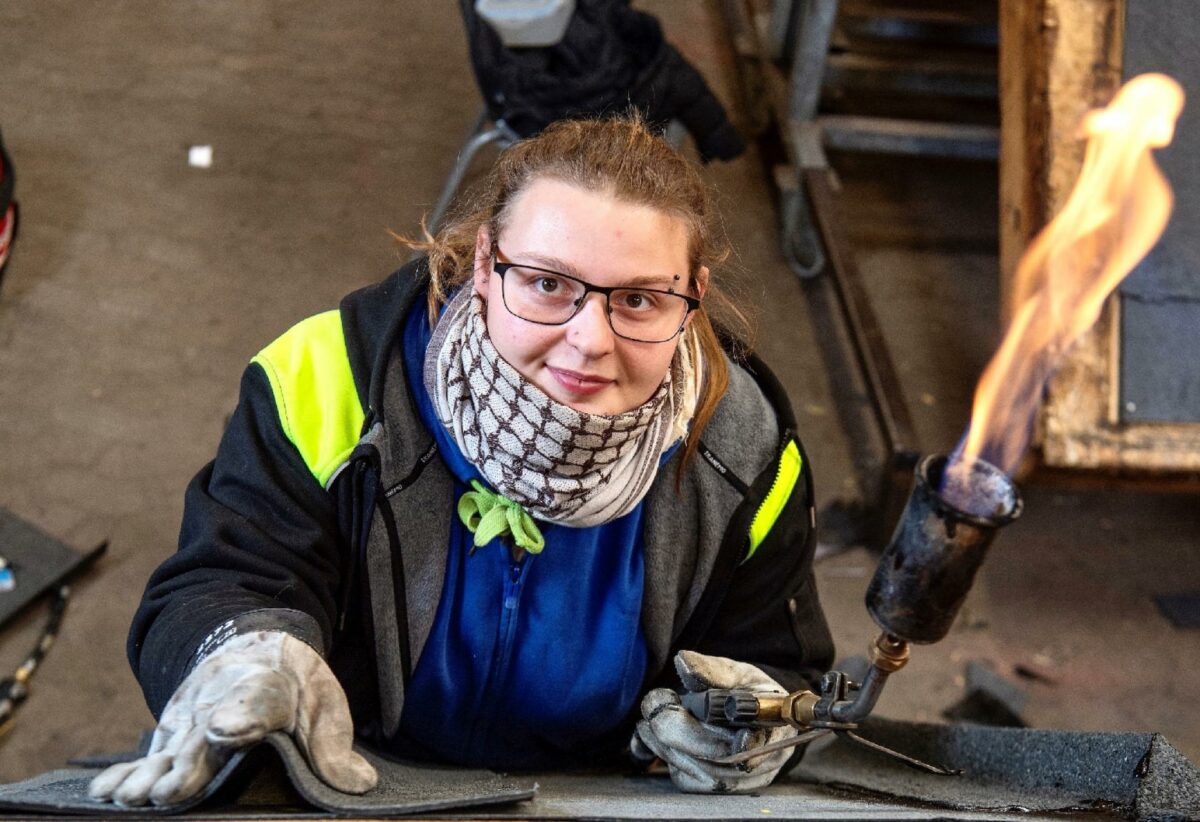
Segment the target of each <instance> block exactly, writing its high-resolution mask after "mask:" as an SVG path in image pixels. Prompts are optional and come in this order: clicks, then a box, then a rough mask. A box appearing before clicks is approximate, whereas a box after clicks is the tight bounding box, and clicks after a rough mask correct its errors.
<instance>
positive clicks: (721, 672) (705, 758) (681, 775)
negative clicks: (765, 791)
mask: <svg viewBox="0 0 1200 822" xmlns="http://www.w3.org/2000/svg"><path fill="white" fill-rule="evenodd" d="M675 670H676V671H678V672H679V678H680V679H681V680H682V681H683V685H684V687H686V688H687V689H688V690H689V691H705V690H708V689H709V688H728V689H735V688H745V689H748V690H752V691H758V692H771V693H779V694H782V693H787V691H786V690H785V689H784V688H783V687H782V686H781V685H780V684H779V683H778V682H776V681H775V680H773V679H771V677H769V676H767V675H766V674H765V673H763V672H762V671H761V670H759V669H758V668H756V667H754V666H753V665H749V664H747V663H745V662H737V661H735V660H732V659H726V658H725V657H719V656H705V655H704V654H698V653H696V652H695V651H680V652H679V653H678V654H676V655H675ZM642 717H643V718H642V720H641V721H640V722H638V724H637V730H636V731H635V732H634V735H633V740H632V741H631V742H630V748H631V751H632V753H633V755H634V756H635V757H638V758H640V759H646V760H648V759H650V758H652V757H653V756H657V757H658V758H659V759H661V760H663V761H664V762H666V763H667V767H668V769H669V770H670V773H671V781H672V782H674V783H675V787H677V788H679V789H680V790H681V791H686V792H688V793H741V792H746V791H753V790H757V789H759V788H763V787H766V786H767V785H769V784H771V781H772V780H773V779H774V778H775V777H776V775H777V774H778V773H779V769H780V768H782V767H783V766H784V763H786V762H787V761H788V758H789V757H791V755H792V749H790V748H788V749H786V750H782V751H774V752H771V753H766V754H763V755H762V756H761V757H753V758H751V759H749V760H748V761H745V762H741V763H738V764H736V765H721V764H718V763H716V762H713V761H712V760H714V759H720V758H722V757H726V756H731V755H732V754H736V753H742V752H745V751H749V750H752V749H753V748H760V747H762V746H764V745H768V744H771V743H773V742H779V741H782V740H783V739H786V738H787V737H790V736H795V735H796V734H797V733H798V731H797V730H796V729H795V728H792V727H790V726H780V727H778V728H721V727H717V726H715V725H709V724H706V723H704V722H701V721H700V720H698V719H696V718H695V717H694V716H692V715H691V714H690V713H688V711H687V709H686V708H684V707H683V705H682V703H681V702H680V700H679V695H678V694H677V693H675V692H674V691H672V690H670V689H668V688H655V689H654V690H653V691H650V693H648V694H646V696H645V697H643V698H642Z"/></svg>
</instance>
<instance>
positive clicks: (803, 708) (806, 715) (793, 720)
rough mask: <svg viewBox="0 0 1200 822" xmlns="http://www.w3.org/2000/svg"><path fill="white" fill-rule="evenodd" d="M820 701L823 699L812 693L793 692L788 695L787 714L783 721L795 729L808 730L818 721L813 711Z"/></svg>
mask: <svg viewBox="0 0 1200 822" xmlns="http://www.w3.org/2000/svg"><path fill="white" fill-rule="evenodd" d="M820 701H821V697H819V696H817V695H816V694H814V693H813V692H812V691H793V692H792V693H790V694H788V695H787V702H788V705H787V712H786V713H785V714H784V715H783V720H784V721H785V722H787V724H789V725H792V726H794V727H797V728H807V727H808V726H809V725H812V723H813V722H814V721H815V720H816V714H815V713H814V710H813V709H814V708H816V707H817V703H818V702H820Z"/></svg>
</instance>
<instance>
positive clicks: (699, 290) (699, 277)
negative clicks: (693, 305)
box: [693, 265, 708, 300]
mask: <svg viewBox="0 0 1200 822" xmlns="http://www.w3.org/2000/svg"><path fill="white" fill-rule="evenodd" d="M693 285H694V286H695V291H696V297H697V298H699V299H701V300H703V299H704V292H705V291H707V290H708V266H706V265H702V266H700V268H699V269H698V270H697V271H696V279H695V282H694V283H693Z"/></svg>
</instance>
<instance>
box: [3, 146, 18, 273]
mask: <svg viewBox="0 0 1200 822" xmlns="http://www.w3.org/2000/svg"><path fill="white" fill-rule="evenodd" d="M15 182H16V175H15V174H14V173H13V167H12V160H10V159H9V157H8V152H7V151H5V150H4V135H3V134H0V282H3V281H4V268H5V266H7V265H8V258H9V256H10V255H11V252H12V247H13V241H14V240H15V239H16V237H17V203H16V201H15V200H13V185H14V183H15Z"/></svg>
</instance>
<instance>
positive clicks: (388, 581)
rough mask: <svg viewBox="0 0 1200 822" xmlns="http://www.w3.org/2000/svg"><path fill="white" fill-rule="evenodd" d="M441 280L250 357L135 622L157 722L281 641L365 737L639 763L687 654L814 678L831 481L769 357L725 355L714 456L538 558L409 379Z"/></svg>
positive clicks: (498, 757)
mask: <svg viewBox="0 0 1200 822" xmlns="http://www.w3.org/2000/svg"><path fill="white" fill-rule="evenodd" d="M427 284H428V274H427V272H426V270H425V267H424V263H423V261H418V262H416V263H412V264H409V265H408V266H405V267H404V268H403V269H401V270H400V271H398V272H396V273H395V274H393V275H392V276H391V277H389V278H388V279H387V280H385V281H383V282H381V283H379V284H377V285H374V286H371V287H368V288H365V289H362V290H360V291H357V292H355V293H353V294H351V295H349V296H348V297H346V298H345V299H344V300H343V301H342V304H341V307H340V309H339V310H338V311H335V312H327V313H326V314H323V315H318V316H316V317H313V318H310V319H309V320H306V321H304V322H302V323H300V324H298V325H297V326H295V327H294V328H293V329H291V330H290V331H288V332H287V333H286V334H284V335H283V336H282V337H280V338H279V339H278V340H276V341H275V342H273V343H272V344H271V345H269V346H268V347H267V348H265V349H264V350H263V352H261V353H260V354H259V356H257V357H255V359H254V361H253V362H252V363H251V364H250V366H249V367H248V368H247V369H246V372H245V374H244V375H243V377H242V386H241V397H240V400H239V403H238V406H237V408H236V410H235V411H234V413H233V415H232V417H231V419H230V421H229V425H228V427H227V429H226V431H225V434H224V436H223V438H222V441H221V444H220V447H219V449H218V452H217V456H216V459H215V460H214V461H213V462H211V463H210V464H209V465H207V466H205V467H204V468H203V469H202V470H201V471H200V473H199V474H198V475H197V476H196V478H195V479H194V480H193V481H192V483H191V484H190V485H189V487H188V490H187V495H186V499H185V507H184V518H183V526H182V529H181V534H180V544H179V550H178V551H177V552H176V553H175V554H174V555H172V556H171V557H169V558H168V559H167V560H166V561H165V562H164V563H163V564H162V565H161V566H160V567H159V568H158V569H157V570H156V571H155V573H154V574H153V575H152V576H151V578H150V581H149V583H148V584H147V587H146V592H145V594H144V597H143V600H142V603H141V605H140V607H139V608H138V611H137V613H136V614H135V616H134V622H133V626H132V628H131V631H130V637H129V646H128V651H129V658H130V662H131V664H132V666H133V669H134V672H135V674H136V675H137V677H138V679H139V681H140V682H141V684H142V688H143V690H144V692H145V695H146V700H147V702H148V704H149V706H150V708H151V710H152V711H153V712H154V713H155V715H156V716H157V715H158V714H159V713H161V711H162V709H163V707H164V706H165V704H166V702H167V700H168V699H169V698H170V696H171V694H172V693H173V692H174V690H175V688H176V687H177V686H178V684H179V683H180V682H181V681H182V680H183V678H184V677H185V676H186V675H187V673H188V672H189V671H190V670H191V668H192V667H193V666H194V665H195V663H196V662H197V661H198V659H199V658H201V657H202V656H203V655H204V653H206V652H207V651H208V650H210V649H211V648H212V647H214V646H215V644H216V643H217V642H219V641H221V640H223V639H224V638H226V637H228V636H231V635H234V634H237V633H242V632H246V631H251V630H263V629H267V630H282V631H287V632H290V633H292V634H293V635H295V636H297V637H299V638H300V639H302V640H304V641H305V642H307V643H309V644H310V645H311V646H312V647H314V648H315V649H317V650H318V651H319V652H320V653H322V654H323V655H324V656H325V658H326V660H327V661H328V662H329V664H330V667H331V668H332V669H333V671H334V673H335V674H336V675H337V677H338V679H339V681H340V682H341V683H342V685H343V687H344V688H345V690H346V693H347V697H348V699H349V701H350V706H351V712H352V714H353V716H354V721H355V731H356V734H357V735H358V736H359V737H360V740H361V741H363V742H365V743H367V744H369V745H372V746H374V747H376V748H379V749H381V750H384V751H390V752H393V753H399V754H404V755H408V756H418V757H422V758H428V759H434V760H441V761H448V762H455V763H463V764H472V765H481V766H491V767H503V768H509V769H514V768H526V767H528V768H545V767H567V766H575V765H589V764H596V763H599V762H604V761H609V760H611V759H612V757H614V756H616V755H619V754H620V753H621V751H622V750H623V749H624V748H625V746H626V745H627V744H628V741H629V736H630V732H631V731H632V727H633V723H634V720H635V719H636V712H637V705H638V701H639V699H640V697H641V695H642V694H644V693H645V692H646V691H647V690H648V689H649V688H651V687H656V686H659V685H670V686H675V687H678V685H679V683H678V681H677V679H676V677H675V674H674V670H673V668H672V666H671V665H670V660H671V658H672V657H673V655H674V653H675V652H676V651H678V650H680V649H692V650H696V651H699V652H701V653H707V654H714V655H719V656H727V657H731V658H734V659H738V660H742V661H745V662H749V663H752V664H755V665H758V666H759V667H761V668H762V669H763V670H764V671H766V672H767V673H768V674H770V675H771V676H773V677H775V678H776V679H777V680H778V681H779V682H780V683H781V684H783V685H784V686H785V687H787V688H789V689H795V688H799V687H806V686H811V685H813V684H814V683H815V682H816V680H817V679H818V678H819V677H820V675H821V674H822V673H823V672H824V671H825V670H827V669H828V667H829V665H830V664H831V663H832V657H833V646H832V641H831V639H830V635H829V630H828V627H827V625H826V623H825V619H824V616H823V614H822V612H821V608H820V604H819V602H818V599H817V593H816V588H815V585H814V581H813V574H812V551H813V546H814V542H815V540H814V533H813V499H812V480H811V473H810V470H809V466H808V464H807V460H806V459H805V458H804V454H803V450H802V448H801V447H800V443H799V440H798V439H797V437H796V434H795V420H794V418H793V415H792V412H791V409H790V406H789V404H788V402H787V399H786V397H785V396H784V394H783V391H782V389H781V388H780V386H779V384H778V382H777V381H776V380H775V378H774V377H773V376H772V375H771V374H770V372H769V371H768V370H767V369H766V368H765V366H763V364H762V363H761V362H759V361H757V360H756V359H754V358H753V357H745V358H743V359H738V360H731V362H730V372H731V373H730V386H729V390H728V391H727V392H726V394H725V396H724V398H723V399H722V400H721V403H720V404H719V405H718V406H717V409H716V411H715V413H714V414H713V417H712V419H711V420H710V422H709V424H708V426H707V427H706V428H705V429H704V431H703V432H702V435H701V443H700V446H699V448H698V457H697V458H696V459H694V460H692V461H691V462H689V464H688V465H687V466H685V467H683V468H682V469H681V468H680V463H681V460H682V451H683V449H681V448H676V449H674V450H673V451H672V452H669V453H668V454H667V455H666V461H665V462H664V464H663V465H662V466H661V468H660V471H659V475H658V477H657V478H656V480H655V482H654V485H653V487H652V488H651V490H650V492H649V494H647V496H646V498H645V499H644V500H643V502H642V503H641V505H639V506H638V508H637V509H636V510H635V511H633V512H631V513H630V514H629V515H627V516H626V517H623V518H621V519H620V520H617V521H615V522H612V523H608V524H606V525H604V526H598V527H597V528H593V529H569V528H565V527H560V526H549V525H546V524H544V523H542V525H544V526H545V527H544V529H543V530H544V533H545V535H546V543H547V544H546V548H545V550H544V551H543V553H542V554H540V555H538V556H536V557H526V558H525V559H524V560H522V561H521V562H518V563H514V562H513V561H512V559H511V554H510V553H509V551H508V549H507V547H506V546H505V545H503V544H502V543H500V542H499V541H494V542H493V543H491V544H488V545H485V546H483V547H481V548H479V549H477V550H475V551H474V552H473V553H472V551H471V550H470V543H469V538H470V535H469V534H468V533H467V532H466V529H465V528H464V527H463V526H462V525H461V523H459V521H458V518H457V516H456V514H455V505H456V502H457V499H458V497H459V496H460V495H461V493H462V492H463V491H464V490H465V485H464V481H465V480H466V479H469V478H470V472H471V470H472V469H471V467H470V465H469V464H467V463H466V462H465V460H464V459H463V457H462V455H461V453H459V452H458V450H457V449H456V448H454V447H453V442H452V441H451V440H450V439H449V438H448V437H446V436H444V432H440V430H439V428H438V427H437V426H436V425H433V424H431V422H430V420H429V418H428V412H429V409H428V407H427V406H426V408H425V413H424V414H423V413H422V405H426V404H427V403H428V398H427V397H425V396H424V394H423V390H422V388H421V385H420V374H419V373H414V370H415V369H416V368H417V367H418V366H419V363H421V362H422V361H423V358H424V345H425V344H426V342H427V339H428V336H427V335H428V327H427V323H425V322H424V321H423V319H421V314H422V313H423V307H424V303H425V293H426V288H427ZM406 318H412V320H411V322H406ZM417 348H419V349H420V350H419V351H418V350H413V349H417ZM439 433H441V434H442V435H441V436H439Z"/></svg>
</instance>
